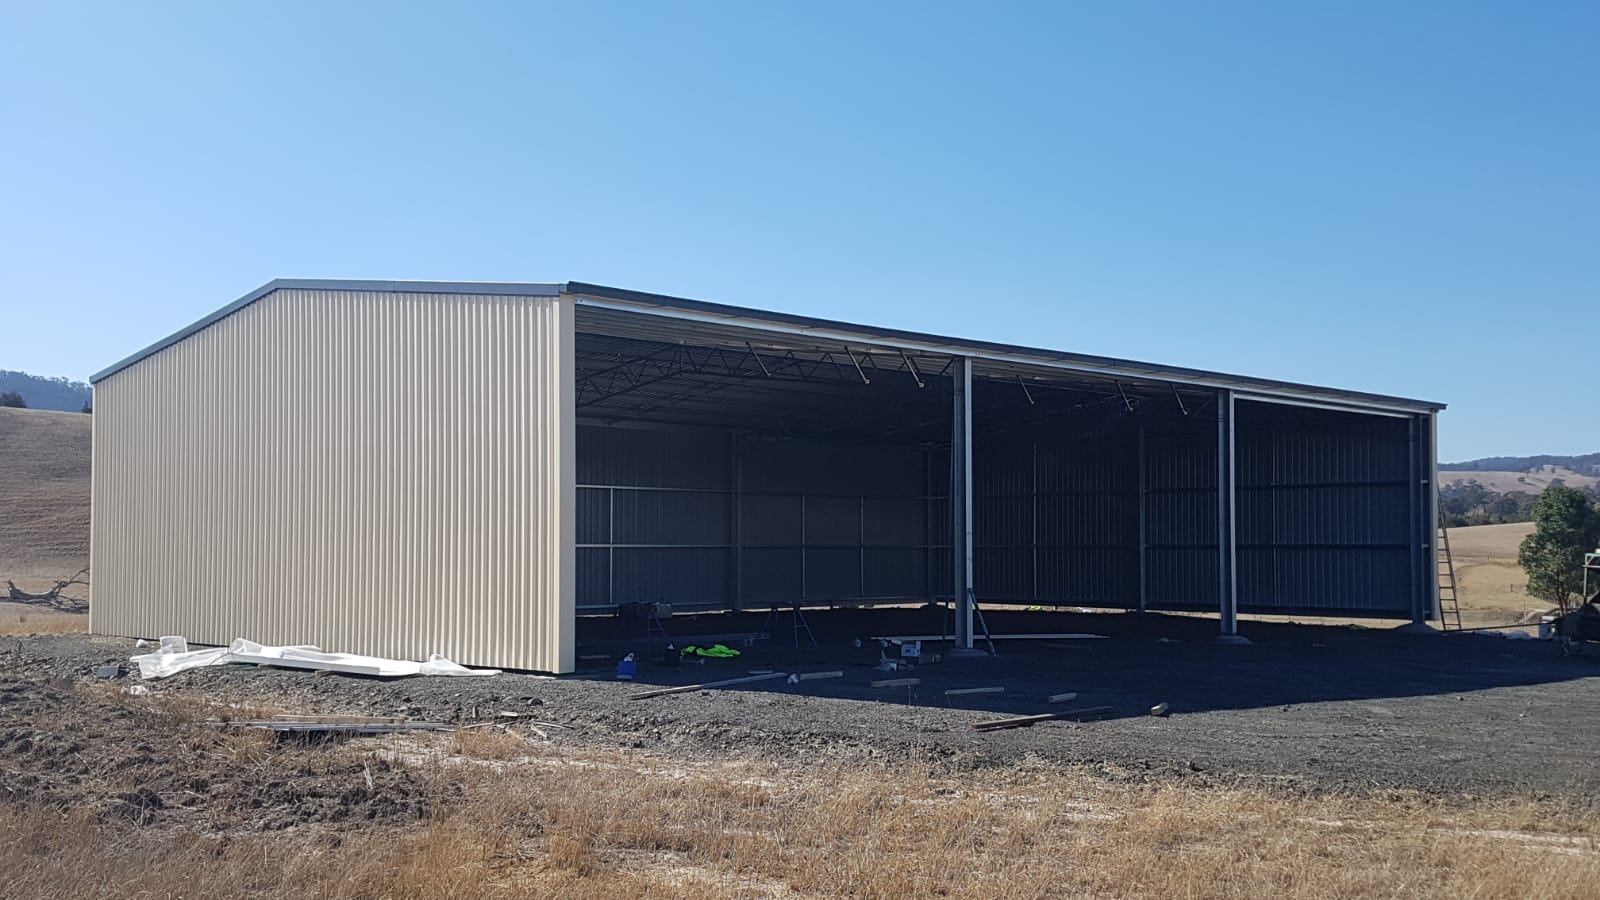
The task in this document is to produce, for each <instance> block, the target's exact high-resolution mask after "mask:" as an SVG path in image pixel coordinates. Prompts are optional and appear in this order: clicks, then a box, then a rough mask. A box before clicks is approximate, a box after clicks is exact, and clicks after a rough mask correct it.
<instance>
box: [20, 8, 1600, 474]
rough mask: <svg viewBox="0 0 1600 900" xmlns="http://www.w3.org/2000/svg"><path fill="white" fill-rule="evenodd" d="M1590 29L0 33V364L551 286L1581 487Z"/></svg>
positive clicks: (268, 11) (1069, 11)
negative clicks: (1182, 400) (1183, 369)
mask: <svg viewBox="0 0 1600 900" xmlns="http://www.w3.org/2000/svg"><path fill="white" fill-rule="evenodd" d="M1597 44H1600V4H1594V3H1571V4H1563V3H1558V2H1546V3H1538V4H1512V3H1491V4H1480V3H1456V2H1451V3H1424V2H1407V3H1402V4H1394V3H1338V4H1328V3H1324V4H1313V3H1309V2H1286V3H1280V2H1270V3H1269V2H1259V3H1232V2H1220V3H1209V2H1208V3H1204V4H1197V3H1176V2H1173V3H1162V4H1146V3H1117V4H1087V3H1067V2H1057V3H1037V4H1033V3H999V4H982V5H979V4H976V3H972V4H945V3H926V2H922V3H905V4H898V3H869V4H853V3H834V2H817V3H804V4H802V3H788V4H768V3H726V4H723V3H716V4H705V3H671V4H667V3H651V4H645V3H638V4H622V5H617V4H602V3H582V4H561V5H559V6H546V5H535V4H509V3H508V4H504V5H493V4H488V3H469V4H449V5H446V4H438V5H436V6H409V5H406V4H402V3H385V4H377V3H373V4H365V5H362V4H355V3H350V4H345V3H339V4H302V3H289V2H274V3H260V4H249V5H245V4H198V3H197V4H193V5H187V4H185V5H175V4H161V3H156V4H121V3H119V4H107V5H84V4H76V3H67V2H38V3H34V2H26V0H23V2H18V0H12V2H10V3H7V4H5V5H4V7H3V8H0V123H3V125H0V129H3V130H0V134H4V139H3V141H0V171H3V172H4V173H5V174H4V176H3V177H4V182H3V183H4V185H5V189H4V191H3V194H0V279H3V287H0V308H3V312H4V314H3V321H0V334H3V335H4V340H3V342H0V368H12V369H24V370H28V371H32V372H36V373H40V374H50V375H66V376H71V377H76V378H82V377H86V376H88V375H89V374H90V373H92V372H94V371H96V370H97V369H99V368H101V367H102V366H104V365H106V364H108V363H110V362H112V361H114V360H116V359H118V358H121V357H122V356H124V355H126V354H128V353H129V352H131V351H133V350H135V349H138V348H139V347H141V346H143V345H145V344H148V343H150V342H151V341H153V340H155V339H157V338H159V337H161V336H163V335H165V334H167V333H169V332H171V331H174V330H176V329H178V328H179V327H182V326H183V325H185V324H187V323H189V322H190V321H192V320H194V319H196V318H199V317H200V316H202V315H204V314H205V313H207V312H209V311H211V310H212V309H214V308H216V307H218V306H220V305H222V304H224V303H226V302H228V301H229V300H231V299H233V298H234V297H236V296H238V295H240V294H243V293H245V292H246V291H248V290H250V289H251V288H254V287H256V286H257V285H259V284H261V283H262V282H265V281H267V280H269V279H271V278H273V277H278V276H303V277H357V278H437V279H461V280H530V281H562V280H569V279H570V280H582V281H595V282H600V283H603V284H615V285H618V286H623V287H633V288H638V289H642V290H651V291H658V292H663V293H676V294H682V295H686V296H691V297H696V298H701V299H708V300H720V301H724V302H732V303H738V304H743V305H753V306H765V307H770V308H775V309H781V310H786V311H792V312H799V313H806V314H812V315H818V316H826V317H834V318H843V319H848V320H854V321H862V322H867V323H871V324H878V325H886V326H896V327H904V328H914V329H921V330H928V331H935V332H944V333H952V334H958V335H962V336H968V337H976V338H985V339H992V340H1000V341H1009V342H1016V343H1027V344H1035V345H1043V346H1050V347H1056V348H1061V349H1067V350H1074V351H1080V352H1088V353H1101V354H1107V355H1115V356H1125V357H1132V358H1135V359H1149V360H1154V361H1159V362H1165V363H1174V364H1183V365H1191V366H1198V367H1203V368H1211V369H1220V370H1223V371H1229V372H1238V373H1242V374H1249V375H1260V376H1267V377H1274V378H1283V379H1289V380H1297V381H1307V382H1314V383H1324V384H1330V385H1335V386H1339V387H1348V388H1356V389H1364V390H1372V391H1378V392H1383V393H1392V394H1401V395H1406V396H1415V397H1424V398H1428V399H1437V400H1443V401H1446V402H1448V403H1449V404H1450V405H1451V409H1450V411H1448V412H1447V413H1446V414H1445V417H1444V419H1443V422H1442V425H1441V455H1442V456H1443V457H1444V458H1446V459H1459V458H1466V457H1475V456H1482V455H1489V454H1501V453H1533V452H1590V451H1596V450H1600V417H1595V416H1593V415H1585V414H1581V413H1579V412H1578V411H1579V410H1583V409H1592V407H1593V405H1594V395H1595V393H1596V389H1597V388H1600V385H1597V384H1596V378H1595V373H1596V370H1597V366H1596V362H1595V357H1594V355H1593V352H1592V348H1593V347H1594V346H1595V341H1594V337H1593V335H1594V332H1593V328H1594V327H1595V326H1594V324H1593V319H1594V315H1593V313H1594V311H1595V310H1596V309H1597V308H1600V302H1597V301H1600V103H1597V101H1596V97H1600V53H1597V52H1596V51H1595V47H1596V46H1597Z"/></svg>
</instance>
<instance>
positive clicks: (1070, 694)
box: [1045, 691, 1078, 703]
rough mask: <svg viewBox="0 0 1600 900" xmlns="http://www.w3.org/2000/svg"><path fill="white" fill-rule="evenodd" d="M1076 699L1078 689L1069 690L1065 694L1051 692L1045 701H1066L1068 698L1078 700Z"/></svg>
mask: <svg viewBox="0 0 1600 900" xmlns="http://www.w3.org/2000/svg"><path fill="white" fill-rule="evenodd" d="M1076 699H1078V692H1077V691H1067V692H1066V693H1065V694H1051V695H1050V699H1049V700H1046V701H1045V702H1046V703H1065V702H1067V701H1068V700H1076Z"/></svg>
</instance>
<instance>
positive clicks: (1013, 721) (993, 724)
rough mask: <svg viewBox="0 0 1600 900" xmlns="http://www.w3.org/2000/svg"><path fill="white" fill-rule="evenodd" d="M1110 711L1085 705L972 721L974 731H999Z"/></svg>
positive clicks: (1109, 708)
mask: <svg viewBox="0 0 1600 900" xmlns="http://www.w3.org/2000/svg"><path fill="white" fill-rule="evenodd" d="M1110 711H1111V707H1109V706H1086V707H1084V708H1082V709H1068V710H1063V711H1061V712H1053V713H1040V714H1039V715H1036V716H1013V717H1011V718H1009V719H990V720H989V721H987V722H974V723H972V730H974V731H999V730H1000V729H1002V728H1027V727H1029V726H1032V725H1037V724H1038V723H1040V722H1049V721H1051V720H1053V719H1081V718H1084V717H1085V716H1098V715H1103V714H1105V713H1108V712H1110Z"/></svg>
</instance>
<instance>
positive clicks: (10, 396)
mask: <svg viewBox="0 0 1600 900" xmlns="http://www.w3.org/2000/svg"><path fill="white" fill-rule="evenodd" d="M0 406H14V407H16V408H17V409H27V408H28V401H26V400H24V399H22V395H21V394H20V393H18V392H16V391H6V392H5V393H3V394H0Z"/></svg>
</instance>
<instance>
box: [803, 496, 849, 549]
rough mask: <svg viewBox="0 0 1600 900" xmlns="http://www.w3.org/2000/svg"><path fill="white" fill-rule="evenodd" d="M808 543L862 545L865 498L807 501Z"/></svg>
mask: <svg viewBox="0 0 1600 900" xmlns="http://www.w3.org/2000/svg"><path fill="white" fill-rule="evenodd" d="M805 508H806V509H805V524H806V533H805V543H806V546H813V545H818V544H824V545H826V544H850V545H852V546H859V545H860V544H861V498H860V497H816V496H811V497H807V498H805Z"/></svg>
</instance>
